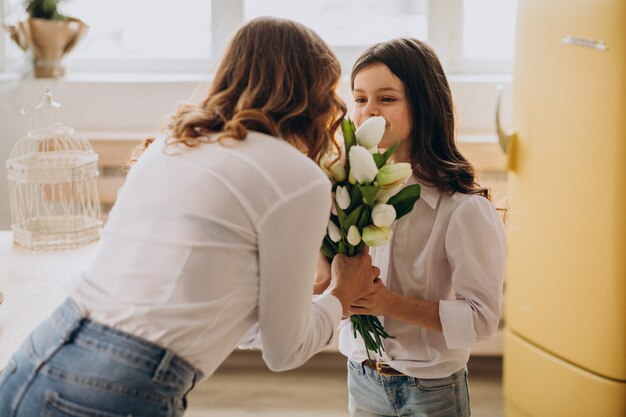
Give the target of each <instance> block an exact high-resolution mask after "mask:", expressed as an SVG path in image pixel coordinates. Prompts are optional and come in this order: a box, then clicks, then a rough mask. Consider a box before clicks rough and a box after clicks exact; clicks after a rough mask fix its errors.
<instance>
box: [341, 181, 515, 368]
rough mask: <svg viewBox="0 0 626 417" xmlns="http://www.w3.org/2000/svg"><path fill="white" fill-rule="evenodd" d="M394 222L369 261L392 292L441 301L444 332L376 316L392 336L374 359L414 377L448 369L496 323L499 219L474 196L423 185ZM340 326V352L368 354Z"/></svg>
mask: <svg viewBox="0 0 626 417" xmlns="http://www.w3.org/2000/svg"><path fill="white" fill-rule="evenodd" d="M411 183H416V180H415V178H412V179H411ZM393 229H394V232H393V237H392V240H391V242H390V243H389V244H387V245H385V246H382V247H377V248H372V249H371V251H370V254H371V255H372V259H373V263H374V265H377V266H378V267H379V268H380V269H381V279H382V280H383V282H384V284H385V286H386V287H387V288H388V289H389V290H390V291H393V292H396V293H401V294H404V295H407V296H410V297H413V298H417V299H422V300H428V301H435V302H439V317H440V319H441V324H442V327H443V333H439V332H435V331H431V330H427V329H425V328H421V327H418V326H416V325H414V324H408V323H404V322H401V321H397V320H391V319H388V318H386V317H379V319H380V320H381V322H382V323H383V325H384V327H385V329H386V331H387V332H388V333H389V334H390V335H392V336H395V339H387V340H384V349H385V351H384V352H383V355H382V357H378V358H377V359H378V360H380V361H382V362H386V363H388V364H390V365H391V366H392V367H393V368H395V369H397V370H399V371H401V372H403V373H405V374H407V375H411V376H414V377H419V378H441V377H445V376H448V375H451V374H452V373H454V372H456V371H458V370H459V369H461V368H463V367H464V366H465V365H466V363H467V360H468V358H469V353H470V347H471V346H472V344H473V343H474V342H476V341H480V340H485V339H487V338H489V337H490V336H491V335H492V334H493V333H494V331H495V330H496V329H497V326H498V321H499V318H500V305H501V297H502V285H503V279H504V259H505V236H504V230H503V226H502V221H501V218H500V216H499V215H498V213H497V212H496V210H495V208H494V207H493V206H492V204H491V203H490V202H489V200H487V199H486V198H484V197H482V196H480V195H473V194H472V195H468V194H460V193H455V194H452V195H450V194H441V193H439V191H438V190H437V189H436V188H432V187H426V186H422V191H421V197H420V199H419V200H418V201H417V202H416V204H415V206H414V208H413V210H412V211H411V212H410V213H409V214H407V215H406V216H404V217H403V218H401V219H400V220H398V221H397V222H395V224H394V225H393ZM341 330H342V331H341V336H340V341H339V348H340V350H341V352H342V353H343V354H344V355H346V356H347V357H349V358H350V359H352V360H355V361H358V362H361V361H363V360H365V359H367V354H366V352H365V345H364V343H363V340H362V339H361V338H360V337H359V338H357V339H355V338H354V337H353V334H352V330H351V324H350V321H349V320H344V321H342V324H341Z"/></svg>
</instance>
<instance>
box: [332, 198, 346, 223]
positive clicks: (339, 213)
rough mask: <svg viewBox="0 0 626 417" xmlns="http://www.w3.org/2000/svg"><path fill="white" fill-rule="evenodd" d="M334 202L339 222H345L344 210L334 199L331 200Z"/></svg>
mask: <svg viewBox="0 0 626 417" xmlns="http://www.w3.org/2000/svg"><path fill="white" fill-rule="evenodd" d="M333 203H334V204H335V211H337V218H338V219H339V224H340V225H342V224H345V222H346V212H345V211H343V210H342V209H341V208H339V204H337V202H336V201H334V202H333Z"/></svg>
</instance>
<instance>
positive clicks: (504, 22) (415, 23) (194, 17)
mask: <svg viewBox="0 0 626 417" xmlns="http://www.w3.org/2000/svg"><path fill="white" fill-rule="evenodd" d="M2 6H4V7H2ZM515 6H516V0H432V1H429V0H386V1H380V0H318V1H308V0H185V1H184V2H180V1H177V0H132V1H129V0H107V1H106V2H105V1H101V0H66V1H62V2H61V11H62V12H63V13H65V14H67V15H69V16H76V17H78V18H80V19H82V20H83V21H85V22H86V23H88V24H89V25H90V29H89V32H88V33H87V35H86V36H85V38H84V39H83V40H82V41H81V42H80V43H79V45H78V46H77V47H76V49H75V50H74V51H72V53H71V54H70V56H69V59H71V61H72V64H71V66H72V71H76V72H82V71H87V72H90V71H92V72H206V71H207V70H208V69H209V68H210V66H211V64H213V63H215V62H216V60H217V59H218V58H219V55H220V54H221V52H222V50H223V48H224V46H225V45H226V43H227V41H228V39H229V38H230V36H231V35H232V33H233V32H234V31H235V30H236V28H237V27H238V26H240V25H241V23H243V22H244V21H246V20H249V19H252V18H255V17H257V16H263V15H270V16H280V17H285V18H290V19H294V20H297V21H300V22H302V23H304V24H306V25H307V26H309V27H311V28H313V29H314V30H315V31H316V32H318V33H319V34H320V35H321V36H322V37H323V38H324V39H325V40H326V41H327V42H328V43H329V44H330V45H331V46H332V47H333V48H334V49H335V51H336V52H337V55H338V56H339V58H340V60H341V61H342V65H343V68H344V71H346V72H348V71H349V69H350V67H351V66H352V64H353V62H354V60H355V59H356V57H357V56H358V54H359V53H360V52H361V51H362V50H363V49H365V48H366V47H367V46H369V45H371V44H373V43H376V42H381V41H385V40H388V39H391V38H395V37H400V36H411V37H416V38H419V39H423V40H426V41H428V42H429V43H431V44H432V45H433V47H434V48H435V50H436V51H437V53H438V54H439V56H440V58H441V60H442V62H443V63H444V66H445V67H446V69H447V71H448V73H485V72H510V70H511V63H512V57H513V36H514V20H515ZM24 14H25V13H24V10H23V0H0V18H2V20H3V21H5V22H8V23H11V22H15V21H17V20H20V19H22V18H24ZM23 56H24V54H23V52H22V51H21V50H20V49H19V48H17V46H15V45H14V44H13V42H12V41H10V39H8V37H7V36H5V41H4V42H0V69H2V68H9V69H11V67H13V68H15V67H16V63H17V62H19V61H20V60H22V57H23Z"/></svg>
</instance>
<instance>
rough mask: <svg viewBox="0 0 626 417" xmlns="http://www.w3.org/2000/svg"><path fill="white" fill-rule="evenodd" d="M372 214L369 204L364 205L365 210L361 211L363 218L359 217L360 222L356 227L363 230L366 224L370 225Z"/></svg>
mask: <svg viewBox="0 0 626 417" xmlns="http://www.w3.org/2000/svg"><path fill="white" fill-rule="evenodd" d="M371 215H372V213H371V209H370V208H369V207H368V206H364V207H363V212H362V213H361V218H360V219H359V223H358V224H357V225H356V227H358V228H359V230H363V229H364V228H365V226H367V225H369V224H370V223H371V222H372V219H371Z"/></svg>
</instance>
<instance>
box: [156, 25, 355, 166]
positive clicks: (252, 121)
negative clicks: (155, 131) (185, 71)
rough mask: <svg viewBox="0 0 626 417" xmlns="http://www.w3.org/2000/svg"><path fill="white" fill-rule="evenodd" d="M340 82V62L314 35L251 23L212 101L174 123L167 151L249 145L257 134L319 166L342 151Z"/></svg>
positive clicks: (222, 67) (181, 113)
mask: <svg viewBox="0 0 626 417" xmlns="http://www.w3.org/2000/svg"><path fill="white" fill-rule="evenodd" d="M340 76H341V66H340V64H339V61H338V60H337V58H336V57H335V55H334V53H333V52H332V51H331V49H330V47H329V46H328V45H327V44H326V43H325V42H324V41H323V40H322V39H321V38H320V37H319V36H318V35H317V34H316V33H315V32H313V31H312V30H311V29H309V28H307V27H306V26H304V25H302V24H299V23H297V22H293V21H290V20H286V19H279V18H269V17H263V18H258V19H254V20H251V21H250V22H248V23H246V24H245V25H244V26H243V27H241V29H239V31H238V32H237V33H236V34H235V36H234V37H233V39H232V40H231V42H230V44H229V46H228V47H227V49H226V52H225V53H224V55H223V57H222V60H221V61H220V64H219V66H218V69H217V71H216V74H215V79H214V81H213V83H212V86H211V89H210V92H209V95H208V97H207V98H206V99H205V100H204V101H202V102H201V103H199V104H184V105H182V106H181V107H179V109H178V110H177V111H176V113H175V114H174V115H173V116H172V118H171V120H170V121H169V124H168V128H169V129H170V132H171V136H170V137H169V138H168V140H167V143H168V144H170V145H171V144H174V143H182V144H184V145H186V146H188V147H195V146H198V145H199V144H201V143H206V142H211V141H221V140H222V139H225V138H233V139H237V140H243V139H245V137H246V135H247V133H248V131H249V130H254V131H257V132H262V133H266V134H269V135H272V136H275V137H279V138H282V139H284V140H285V141H287V142H288V143H290V144H292V145H294V146H295V147H297V148H298V149H300V150H302V151H303V152H306V153H307V155H308V156H309V157H310V158H311V159H313V160H315V161H316V162H317V161H319V158H320V157H321V156H322V155H323V154H324V153H325V152H326V151H328V149H329V147H330V146H331V145H332V146H335V147H336V146H337V144H336V143H335V139H334V133H335V131H336V130H337V129H338V127H339V126H340V124H341V120H342V119H343V117H344V116H345V114H346V107H345V104H344V103H343V102H342V101H341V99H340V98H339V97H338V96H337V94H336V92H335V89H336V87H337V84H338V82H339V78H340ZM214 133H217V135H213V136H212V138H209V135H212V134H214Z"/></svg>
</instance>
